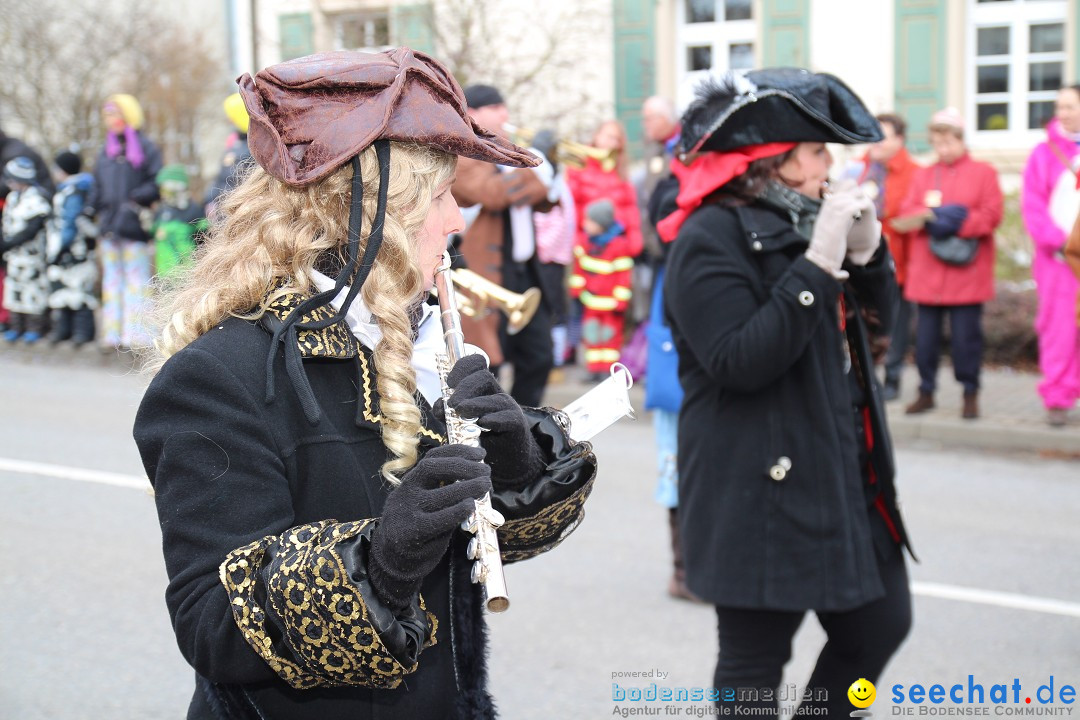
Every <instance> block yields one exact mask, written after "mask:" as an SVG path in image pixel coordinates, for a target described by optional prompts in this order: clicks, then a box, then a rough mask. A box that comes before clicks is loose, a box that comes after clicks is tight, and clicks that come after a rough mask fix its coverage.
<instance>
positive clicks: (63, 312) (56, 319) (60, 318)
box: [49, 307, 75, 345]
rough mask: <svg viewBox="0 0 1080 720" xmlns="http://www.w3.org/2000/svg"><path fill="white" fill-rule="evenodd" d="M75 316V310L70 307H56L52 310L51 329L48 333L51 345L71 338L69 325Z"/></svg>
mask: <svg viewBox="0 0 1080 720" xmlns="http://www.w3.org/2000/svg"><path fill="white" fill-rule="evenodd" d="M74 317H75V311H74V310H72V309H71V308H66V307H65V308H57V309H56V310H53V313H52V318H53V329H52V332H51V333H50V334H49V342H51V343H52V344H53V345H56V344H57V343H62V342H64V341H65V340H70V339H71V326H72V321H73V319H74Z"/></svg>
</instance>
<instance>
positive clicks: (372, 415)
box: [358, 348, 446, 446]
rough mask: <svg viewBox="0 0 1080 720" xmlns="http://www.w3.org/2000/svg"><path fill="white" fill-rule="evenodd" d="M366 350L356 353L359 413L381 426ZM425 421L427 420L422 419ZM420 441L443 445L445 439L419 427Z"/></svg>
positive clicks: (369, 358)
mask: <svg viewBox="0 0 1080 720" xmlns="http://www.w3.org/2000/svg"><path fill="white" fill-rule="evenodd" d="M369 353H370V351H369V350H367V348H360V351H359V353H358V356H359V360H360V413H361V417H363V419H364V420H366V421H368V422H369V423H373V424H376V425H381V424H382V423H383V422H384V420H383V416H382V414H380V412H379V400H378V394H377V393H376V392H375V375H374V374H373V373H372V372H371V363H372V360H371V357H370V356H369ZM423 419H427V418H423ZM420 435H421V440H422V441H423V439H424V438H427V440H428V442H427V443H426V444H427V445H429V446H430V445H444V444H446V437H445V436H443V435H440V434H439V433H437V432H435V431H434V430H432V429H430V428H427V427H423V426H421V428H420Z"/></svg>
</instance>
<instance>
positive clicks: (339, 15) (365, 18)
mask: <svg viewBox="0 0 1080 720" xmlns="http://www.w3.org/2000/svg"><path fill="white" fill-rule="evenodd" d="M327 19H328V20H329V23H330V32H331V33H332V34H333V38H334V49H335V50H366V51H369V52H378V51H381V50H387V49H389V48H391V47H393V45H361V46H360V47H345V36H344V30H345V28H344V27H343V23H344V22H346V21H349V20H359V21H361V22H363V23H365V24H368V23H374V22H375V21H376V20H385V22H386V39H387V41H388V42H389V41H390V39H391V38H392V37H393V28H392V27H391V19H390V10H389V9H388V8H380V9H370V10H361V11H355V12H335V13H329V14H328V15H327ZM364 35H365V40H370V39H372V38H373V35H374V28H373V27H371V28H367V29H366V30H365V33H364Z"/></svg>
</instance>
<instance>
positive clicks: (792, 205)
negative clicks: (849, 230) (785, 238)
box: [757, 180, 821, 240]
mask: <svg viewBox="0 0 1080 720" xmlns="http://www.w3.org/2000/svg"><path fill="white" fill-rule="evenodd" d="M757 201H758V202H759V203H760V204H762V205H764V206H765V207H770V208H773V209H775V210H779V211H780V212H782V213H784V214H786V215H787V216H788V217H789V218H790V219H791V224H792V226H793V227H794V228H795V230H796V232H798V233H799V234H800V235H802V236H803V237H804V238H806V239H807V240H809V239H810V235H811V233H812V232H813V231H814V222H815V221H816V220H817V216H818V212H820V210H821V201H820V200H815V199H814V198H812V197H807V196H806V195H803V194H802V193H801V192H799V191H798V190H792V189H791V188H789V187H788V186H787V185H784V184H783V183H782V182H780V181H778V180H769V181H768V182H767V183H766V184H765V189H764V190H762V191H761V194H760V195H758V197H757Z"/></svg>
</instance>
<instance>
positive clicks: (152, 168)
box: [87, 132, 162, 242]
mask: <svg viewBox="0 0 1080 720" xmlns="http://www.w3.org/2000/svg"><path fill="white" fill-rule="evenodd" d="M136 136H137V137H138V138H139V143H140V144H141V145H142V149H143V155H144V159H143V163H142V165H140V166H139V167H134V166H132V164H131V163H130V162H128V159H127V156H125V155H124V154H123V153H120V154H119V155H117V156H116V157H109V155H108V153H106V152H105V148H102V149H101V152H100V153H99V154H98V158H97V163H96V164H95V165H94V190H93V192H92V193H91V196H90V198H89V201H88V202H87V205H88V206H90V207H92V208H93V209H94V211H95V212H96V214H97V220H98V225H99V227H100V230H101V234H102V235H110V234H111V235H115V236H116V237H118V238H123V239H124V240H138V241H140V242H146V241H147V240H149V239H150V235H149V233H147V231H146V230H144V229H143V226H142V221H141V220H140V219H139V213H140V212H141V211H142V209H143V208H149V207H150V206H151V205H153V204H154V203H155V202H156V201H157V200H158V198H160V197H161V195H160V193H159V192H158V186H157V183H156V182H155V178H156V177H157V174H158V172H159V171H160V170H161V167H162V162H161V151H160V150H159V149H158V147H157V145H155V144H154V142H153V141H152V140H150V138H148V137H146V136H145V135H143V134H142V132H138V133H136Z"/></svg>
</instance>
